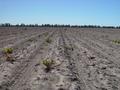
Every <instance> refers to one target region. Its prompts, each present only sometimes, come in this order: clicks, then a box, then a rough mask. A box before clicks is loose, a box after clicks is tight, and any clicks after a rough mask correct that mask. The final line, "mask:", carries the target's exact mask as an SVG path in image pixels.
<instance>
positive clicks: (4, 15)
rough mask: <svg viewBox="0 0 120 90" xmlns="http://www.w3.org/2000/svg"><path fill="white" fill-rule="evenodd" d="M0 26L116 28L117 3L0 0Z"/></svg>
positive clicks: (118, 21)
mask: <svg viewBox="0 0 120 90" xmlns="http://www.w3.org/2000/svg"><path fill="white" fill-rule="evenodd" d="M0 23H11V24H21V23H25V24H72V25H105V26H120V0H0Z"/></svg>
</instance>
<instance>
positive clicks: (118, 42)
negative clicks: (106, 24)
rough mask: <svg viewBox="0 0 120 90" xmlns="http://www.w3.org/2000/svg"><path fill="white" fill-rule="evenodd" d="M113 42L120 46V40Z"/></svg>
mask: <svg viewBox="0 0 120 90" xmlns="http://www.w3.org/2000/svg"><path fill="white" fill-rule="evenodd" d="M112 42H113V43H115V44H120V40H113V41H112Z"/></svg>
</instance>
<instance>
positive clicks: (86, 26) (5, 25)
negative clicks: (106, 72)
mask: <svg viewBox="0 0 120 90" xmlns="http://www.w3.org/2000/svg"><path fill="white" fill-rule="evenodd" d="M0 27H70V28H113V29H114V28H116V29H117V28H118V29H120V26H99V25H70V24H68V25H60V24H42V25H39V24H24V23H21V24H16V25H12V24H10V23H2V24H0Z"/></svg>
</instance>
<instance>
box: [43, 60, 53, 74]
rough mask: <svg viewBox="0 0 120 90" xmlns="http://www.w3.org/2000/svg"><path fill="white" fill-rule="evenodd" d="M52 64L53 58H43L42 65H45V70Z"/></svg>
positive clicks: (47, 70)
mask: <svg viewBox="0 0 120 90" xmlns="http://www.w3.org/2000/svg"><path fill="white" fill-rule="evenodd" d="M53 64H54V61H53V60H50V59H45V60H43V65H45V66H46V68H45V70H46V72H49V71H50V70H51V68H52V65H53Z"/></svg>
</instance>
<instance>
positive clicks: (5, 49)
mask: <svg viewBox="0 0 120 90" xmlns="http://www.w3.org/2000/svg"><path fill="white" fill-rule="evenodd" d="M3 52H4V53H5V54H11V53H13V49H12V48H4V49H3Z"/></svg>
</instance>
